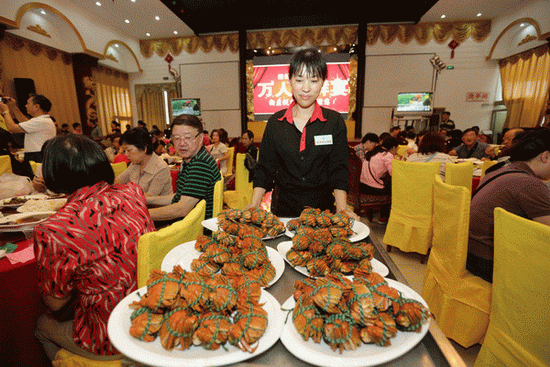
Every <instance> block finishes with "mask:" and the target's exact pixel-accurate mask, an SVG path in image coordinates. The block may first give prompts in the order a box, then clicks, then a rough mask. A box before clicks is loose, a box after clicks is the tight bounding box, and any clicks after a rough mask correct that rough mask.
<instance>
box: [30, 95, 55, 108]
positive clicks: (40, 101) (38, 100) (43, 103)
mask: <svg viewBox="0 0 550 367" xmlns="http://www.w3.org/2000/svg"><path fill="white" fill-rule="evenodd" d="M30 98H32V102H33V103H34V104H37V105H38V106H40V109H41V110H42V111H44V112H50V111H51V109H52V102H50V100H49V99H48V98H46V97H45V96H43V95H42V94H31V95H30Z"/></svg>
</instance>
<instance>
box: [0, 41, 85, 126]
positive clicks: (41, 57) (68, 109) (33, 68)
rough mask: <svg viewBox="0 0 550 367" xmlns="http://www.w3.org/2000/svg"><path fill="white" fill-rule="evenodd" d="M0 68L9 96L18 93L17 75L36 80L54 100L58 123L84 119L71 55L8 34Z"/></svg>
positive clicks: (41, 90)
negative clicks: (78, 98) (14, 82)
mask: <svg viewBox="0 0 550 367" xmlns="http://www.w3.org/2000/svg"><path fill="white" fill-rule="evenodd" d="M0 67H1V68H2V70H1V73H0V75H1V76H2V80H1V81H2V83H3V85H4V94H5V95H6V96H10V97H14V98H15V96H16V95H15V87H14V84H13V79H14V78H29V79H32V80H33V81H34V85H35V89H36V93H38V94H42V95H44V96H46V97H47V98H48V99H49V100H50V101H51V102H52V110H51V111H50V115H51V116H53V117H54V118H55V119H56V122H57V125H58V126H61V125H62V124H64V123H67V124H69V125H72V124H73V123H74V122H80V114H79V110H78V100H77V96H76V87H75V81H74V74H73V64H72V56H71V55H69V54H67V53H64V52H62V51H59V50H55V49H53V48H50V47H48V46H43V45H40V44H38V43H35V42H33V41H29V40H26V39H23V38H19V37H16V36H13V35H11V34H9V33H5V36H4V38H3V39H2V40H1V41H0ZM22 112H23V113H25V111H22Z"/></svg>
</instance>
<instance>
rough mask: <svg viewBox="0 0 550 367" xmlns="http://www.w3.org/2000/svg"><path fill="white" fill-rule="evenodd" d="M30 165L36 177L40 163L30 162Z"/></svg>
mask: <svg viewBox="0 0 550 367" xmlns="http://www.w3.org/2000/svg"><path fill="white" fill-rule="evenodd" d="M29 164H30V165H31V169H32V173H34V174H35V175H36V170H37V169H38V166H40V163H37V162H35V161H29Z"/></svg>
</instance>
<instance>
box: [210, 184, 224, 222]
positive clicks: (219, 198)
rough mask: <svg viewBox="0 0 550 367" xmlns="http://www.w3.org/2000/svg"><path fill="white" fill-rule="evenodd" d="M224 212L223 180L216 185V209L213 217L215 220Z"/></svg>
mask: <svg viewBox="0 0 550 367" xmlns="http://www.w3.org/2000/svg"><path fill="white" fill-rule="evenodd" d="M222 210H223V178H222V179H221V180H219V181H218V182H216V183H215V184H214V208H213V210H212V217H213V218H215V217H217V216H218V214H219V213H220V212H221V211H222Z"/></svg>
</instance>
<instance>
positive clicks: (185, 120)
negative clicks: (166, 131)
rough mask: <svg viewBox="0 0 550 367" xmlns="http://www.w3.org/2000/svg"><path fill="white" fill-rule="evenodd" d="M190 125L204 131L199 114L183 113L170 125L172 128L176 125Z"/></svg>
mask: <svg viewBox="0 0 550 367" xmlns="http://www.w3.org/2000/svg"><path fill="white" fill-rule="evenodd" d="M180 125H181V126H190V127H193V128H195V129H197V130H198V132H199V133H202V132H203V130H202V129H203V126H202V122H201V120H199V118H198V117H197V116H193V115H186V114H182V115H179V116H177V117H176V118H175V119H174V121H172V125H170V130H172V131H173V130H174V126H180Z"/></svg>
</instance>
